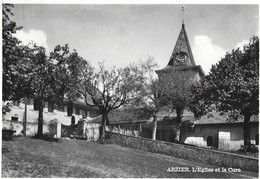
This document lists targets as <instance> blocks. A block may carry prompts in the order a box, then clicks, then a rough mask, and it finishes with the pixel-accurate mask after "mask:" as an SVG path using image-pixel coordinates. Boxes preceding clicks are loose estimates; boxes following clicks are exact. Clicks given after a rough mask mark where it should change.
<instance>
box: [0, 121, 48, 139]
mask: <svg viewBox="0 0 260 179" xmlns="http://www.w3.org/2000/svg"><path fill="white" fill-rule="evenodd" d="M2 128H5V129H13V130H15V131H16V132H15V133H14V136H20V135H23V122H21V121H8V120H5V121H2ZM37 130H38V124H37V123H34V122H27V123H26V136H34V135H35V134H36V133H37ZM47 132H49V127H48V125H46V124H43V133H47Z"/></svg>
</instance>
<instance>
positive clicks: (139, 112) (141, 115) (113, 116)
mask: <svg viewBox="0 0 260 179" xmlns="http://www.w3.org/2000/svg"><path fill="white" fill-rule="evenodd" d="M149 118H150V114H149V113H148V112H146V111H145V110H144V109H140V108H139V109H116V110H112V111H110V113H109V114H108V119H109V123H110V124H126V123H144V122H146V121H147V120H148V119H149ZM101 121H102V115H99V116H97V117H95V118H93V120H91V121H89V122H96V123H101Z"/></svg>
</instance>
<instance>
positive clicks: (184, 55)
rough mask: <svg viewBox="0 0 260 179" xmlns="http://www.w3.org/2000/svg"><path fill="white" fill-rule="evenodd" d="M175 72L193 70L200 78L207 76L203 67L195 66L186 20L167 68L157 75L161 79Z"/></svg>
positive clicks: (158, 71)
mask: <svg viewBox="0 0 260 179" xmlns="http://www.w3.org/2000/svg"><path fill="white" fill-rule="evenodd" d="M183 11H184V9H183ZM173 70H177V71H176V72H178V70H191V71H193V72H194V73H195V74H196V75H197V76H198V77H199V78H201V77H202V76H205V73H204V71H203V70H202V68H201V66H200V65H196V64H195V60H194V58H193V54H192V51H191V47H190V42H189V39H188V35H187V33H186V30H185V24H184V20H182V27H181V31H180V34H179V37H178V39H177V41H176V44H175V47H174V49H173V52H172V55H171V57H170V60H169V62H168V64H167V66H166V67H165V68H163V69H161V70H157V71H156V73H157V74H158V76H159V78H160V77H161V76H162V74H165V73H166V74H167V73H169V72H171V71H173Z"/></svg>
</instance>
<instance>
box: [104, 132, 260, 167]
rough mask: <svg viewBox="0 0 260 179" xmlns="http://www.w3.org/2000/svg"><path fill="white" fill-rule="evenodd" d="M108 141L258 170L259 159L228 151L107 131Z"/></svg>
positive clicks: (222, 164)
mask: <svg viewBox="0 0 260 179" xmlns="http://www.w3.org/2000/svg"><path fill="white" fill-rule="evenodd" d="M106 142H107V143H111V144H118V145H122V146H125V147H130V148H134V149H139V150H144V151H148V152H153V153H160V154H165V155H169V156H173V157H178V158H183V159H187V160H193V161H198V162H202V163H208V164H212V165H217V166H221V167H232V168H240V169H241V170H251V171H258V159H256V158H252V157H247V156H242V155H237V154H232V153H228V152H221V151H216V150H212V149H204V148H200V147H196V146H189V145H183V144H176V143H169V142H164V141H158V140H151V139H146V138H141V137H133V136H126V135H122V134H117V133H113V132H108V131H106Z"/></svg>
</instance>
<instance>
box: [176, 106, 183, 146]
mask: <svg viewBox="0 0 260 179" xmlns="http://www.w3.org/2000/svg"><path fill="white" fill-rule="evenodd" d="M183 110H184V108H177V109H176V113H177V117H176V121H177V126H176V132H175V139H174V140H175V141H178V142H179V141H180V139H181V129H180V126H181V119H182V116H183Z"/></svg>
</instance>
